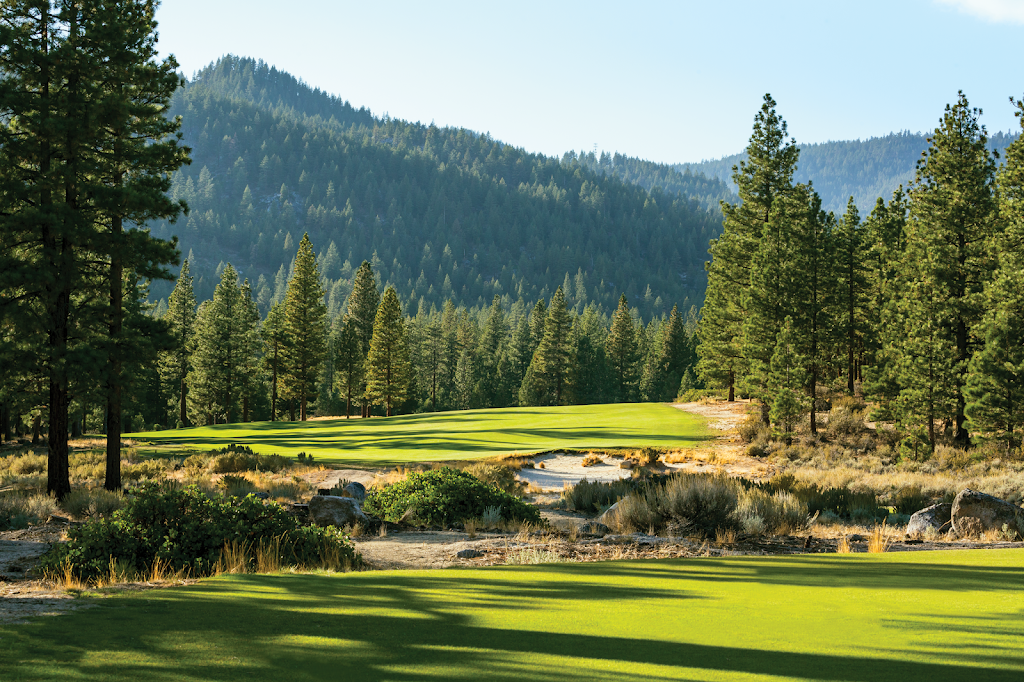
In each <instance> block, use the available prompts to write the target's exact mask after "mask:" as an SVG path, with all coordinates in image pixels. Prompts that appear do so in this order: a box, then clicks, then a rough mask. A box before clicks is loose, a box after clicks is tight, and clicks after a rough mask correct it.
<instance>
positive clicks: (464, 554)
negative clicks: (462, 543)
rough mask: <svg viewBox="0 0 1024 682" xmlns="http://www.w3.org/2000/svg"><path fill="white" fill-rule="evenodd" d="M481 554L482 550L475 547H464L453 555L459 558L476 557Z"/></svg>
mask: <svg viewBox="0 0 1024 682" xmlns="http://www.w3.org/2000/svg"><path fill="white" fill-rule="evenodd" d="M483 555H484V553H483V552H481V551H479V550H476V549H464V550H462V551H461V552H458V553H457V554H456V555H455V556H457V557H458V558H460V559H476V558H478V557H482V556H483Z"/></svg>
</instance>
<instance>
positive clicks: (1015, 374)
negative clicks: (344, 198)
mask: <svg viewBox="0 0 1024 682" xmlns="http://www.w3.org/2000/svg"><path fill="white" fill-rule="evenodd" d="M1015 144H1016V143H1015ZM987 293H988V299H989V301H990V307H989V309H988V311H987V312H986V314H985V317H984V318H983V319H982V321H981V324H980V328H979V336H980V337H981V340H982V341H983V342H984V345H983V346H982V347H981V348H980V349H979V350H978V351H977V352H976V353H975V354H974V356H973V357H972V358H971V363H970V366H969V370H970V371H969V373H968V378H967V385H966V387H965V397H966V399H967V410H966V411H967V417H968V419H969V422H968V423H969V424H970V426H971V429H972V430H974V431H975V432H976V433H977V434H978V435H979V436H981V437H982V438H984V439H992V440H999V441H1002V442H1003V443H1004V444H1005V446H1006V450H1007V453H1008V454H1012V453H1013V452H1014V451H1016V450H1017V448H1019V447H1020V446H1021V432H1022V430H1024V270H1016V271H1014V270H1013V269H1011V268H1005V269H1003V270H1002V271H1001V272H1000V275H999V277H998V279H996V281H995V282H993V283H992V284H991V285H990V286H989V290H988V292H987Z"/></svg>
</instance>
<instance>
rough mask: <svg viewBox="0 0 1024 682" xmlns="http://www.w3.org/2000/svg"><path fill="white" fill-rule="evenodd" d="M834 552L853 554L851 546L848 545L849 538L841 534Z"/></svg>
mask: <svg viewBox="0 0 1024 682" xmlns="http://www.w3.org/2000/svg"><path fill="white" fill-rule="evenodd" d="M836 554H853V547H851V546H850V538H848V537H847V536H845V535H844V536H842V537H841V538H839V543H838V544H837V545H836Z"/></svg>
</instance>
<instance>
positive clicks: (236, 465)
mask: <svg viewBox="0 0 1024 682" xmlns="http://www.w3.org/2000/svg"><path fill="white" fill-rule="evenodd" d="M292 464H294V463H293V462H292V461H291V460H290V459H288V458H287V457H282V456H281V455H258V454H256V453H255V452H253V451H252V450H249V449H248V448H244V449H241V450H228V451H226V452H224V451H222V452H221V453H220V454H216V455H214V457H213V459H211V460H210V463H209V464H208V465H207V469H208V470H209V472H210V473H211V474H233V473H237V472H240V471H273V472H274V473H277V472H278V471H281V470H282V469H285V468H287V467H290V466H292Z"/></svg>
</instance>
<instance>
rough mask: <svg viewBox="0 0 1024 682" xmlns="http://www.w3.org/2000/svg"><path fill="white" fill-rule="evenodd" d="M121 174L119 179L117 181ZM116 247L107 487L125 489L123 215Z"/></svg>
mask: <svg viewBox="0 0 1024 682" xmlns="http://www.w3.org/2000/svg"><path fill="white" fill-rule="evenodd" d="M119 182H120V177H119V176H118V177H117V178H115V184H116V183H119ZM110 231H111V233H112V237H113V242H114V248H113V249H111V258H110V282H109V285H110V329H109V332H110V339H109V343H110V347H111V348H112V349H113V350H112V351H111V357H110V359H109V361H108V362H107V471H106V478H105V480H104V481H103V487H104V488H106V489H107V490H120V489H121V372H122V369H123V368H122V362H121V335H122V332H123V327H124V310H123V304H124V300H123V298H124V288H123V285H122V279H123V276H124V264H123V262H122V261H121V244H120V242H121V234H122V224H121V217H120V216H114V217H113V218H112V219H111V221H110Z"/></svg>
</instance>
